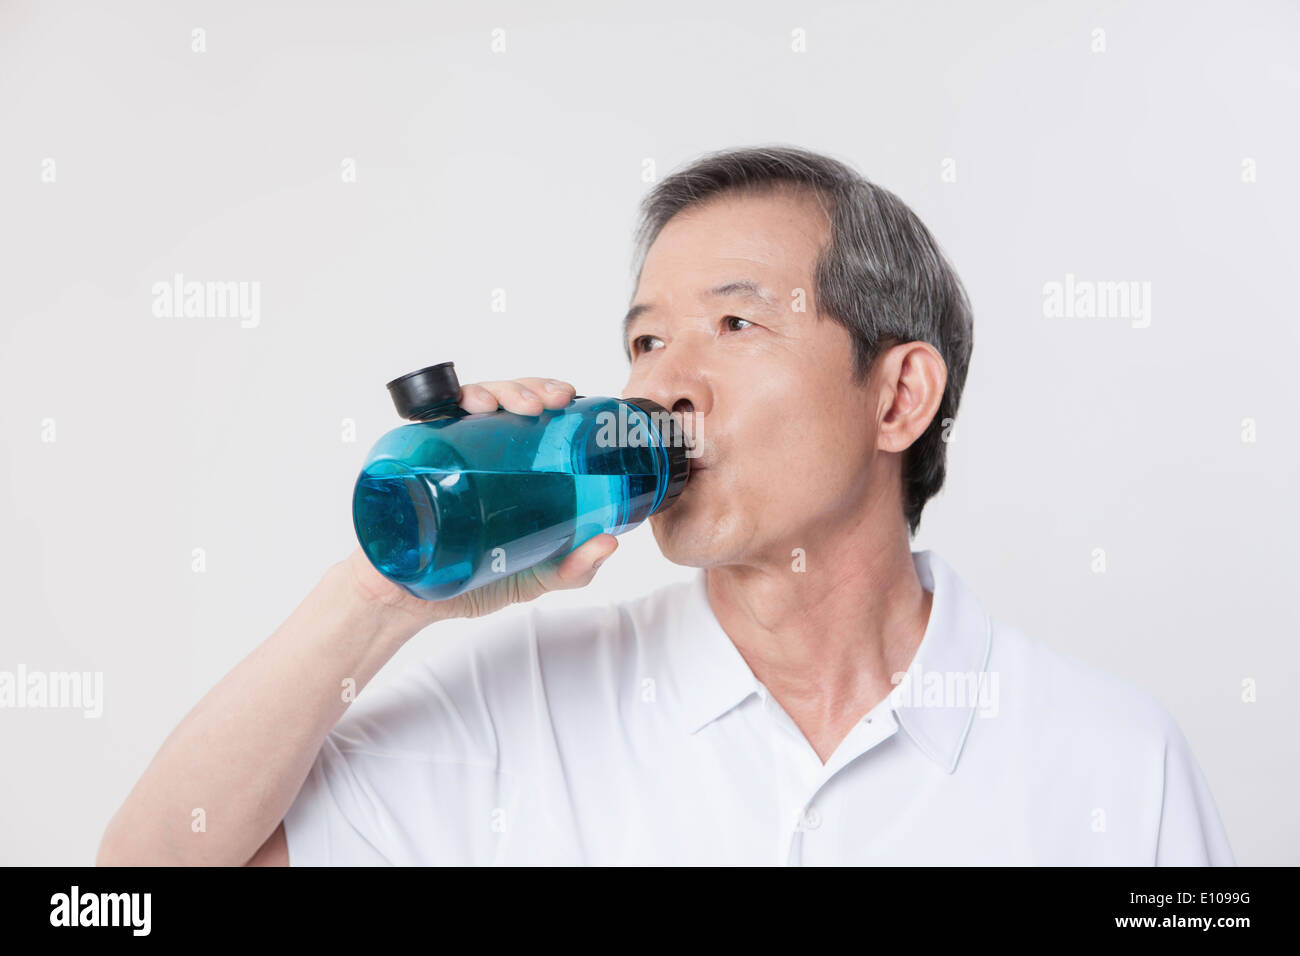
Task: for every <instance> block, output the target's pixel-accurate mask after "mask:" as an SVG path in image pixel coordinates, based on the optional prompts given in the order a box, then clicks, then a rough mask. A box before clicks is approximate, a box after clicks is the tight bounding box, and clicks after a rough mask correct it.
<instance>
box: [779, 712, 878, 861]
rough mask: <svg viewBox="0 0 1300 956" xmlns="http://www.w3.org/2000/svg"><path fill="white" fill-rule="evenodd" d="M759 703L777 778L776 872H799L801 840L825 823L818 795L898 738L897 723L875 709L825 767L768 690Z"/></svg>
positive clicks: (843, 741)
mask: <svg viewBox="0 0 1300 956" xmlns="http://www.w3.org/2000/svg"><path fill="white" fill-rule="evenodd" d="M760 697H761V698H762V702H763V712H764V713H765V714H766V716H767V717H768V723H769V739H770V741H771V744H772V765H773V768H774V772H775V773H776V775H777V787H776V791H777V800H778V812H779V813H780V820H781V826H780V828H779V830H778V845H777V851H776V862H777V864H778V865H780V866H800V865H802V860H803V846H804V839H805V834H809V833H817V832H819V831H821V830H822V829H823V827H824V826H826V825H827V822H828V821H827V820H826V819H825V816H824V814H823V813H822V810H821V809H820V807H819V806H818V802H817V799H818V795H819V794H821V793H822V791H823V789H824V788H825V787H826V786H827V785H828V784H829V783H830V781H831V780H832V779H833V778H834V777H835V775H836V774H837V773H838V772H839V771H840V770H842V769H843V768H844V767H845V766H847V765H848V764H849V763H850V762H852V761H853V760H856V759H857V758H858V757H860V756H862V754H864V753H866V752H867V751H868V750H871V749H872V748H873V747H875V746H877V745H878V744H880V743H881V742H882V741H884V740H886V739H888V738H889V737H891V736H893V735H894V734H895V733H897V732H898V720H897V718H896V717H895V716H894V713H893V710H892V709H891V708H890V707H888V706H887V705H882V706H880V707H877V708H875V709H874V710H873V711H872V712H871V713H870V714H868V715H867V716H866V717H863V718H862V719H861V720H859V721H858V722H857V723H856V724H854V725H853V729H852V730H850V731H849V733H848V734H847V735H845V738H844V740H842V741H841V742H840V744H839V746H838V747H837V748H836V749H835V752H834V753H833V754H832V755H831V758H830V760H828V761H827V762H826V763H825V764H823V763H822V762H821V759H820V758H819V757H818V756H817V752H816V751H815V750H813V748H812V745H811V744H809V743H808V740H807V738H805V737H804V735H803V732H802V731H800V730H799V727H798V725H797V724H795V722H794V721H793V720H791V719H790V716H789V715H788V714H787V713H786V712H785V710H784V709H783V708H782V707H781V706H780V704H778V703H777V702H776V700H774V699H773V698H772V696H771V695H770V694H769V693H767V691H766V689H764V690H763V691H762V692H761V694H760ZM832 823H833V821H832Z"/></svg>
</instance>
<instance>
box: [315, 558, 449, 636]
mask: <svg viewBox="0 0 1300 956" xmlns="http://www.w3.org/2000/svg"><path fill="white" fill-rule="evenodd" d="M331 573H335V574H337V575H338V576H339V577H340V578H341V583H342V587H343V590H344V592H345V594H346V596H347V597H346V599H347V601H348V603H349V605H350V607H351V609H352V610H353V611H354V612H355V613H358V614H361V615H364V616H365V617H367V618H368V619H371V620H373V621H374V622H375V624H376V630H377V631H378V632H379V634H378V635H377V636H380V637H383V638H385V639H387V640H390V641H393V640H395V641H397V642H398V644H399V645H400V644H403V643H405V642H406V641H407V640H408V639H410V638H411V637H414V636H415V635H416V634H417V633H419V632H420V631H421V630H422V629H424V628H425V627H428V626H429V625H430V624H432V623H434V622H436V621H440V620H443V619H445V618H447V617H451V616H452V615H450V614H448V613H447V607H446V606H445V604H444V603H443V602H440V601H423V600H421V599H420V598H417V597H416V596H415V595H413V594H411V593H409V592H408V591H406V590H404V589H403V588H402V587H400V586H399V585H397V584H394V583H393V582H392V581H390V580H388V579H387V578H386V577H384V576H383V575H382V574H380V573H379V571H377V570H376V569H375V566H374V565H372V564H371V563H370V560H369V559H368V558H367V557H366V555H365V552H363V551H362V550H361V549H360V548H355V549H354V550H353V551H352V553H351V554H350V555H348V557H347V558H345V559H344V560H342V561H340V562H338V564H336V565H335V566H334V567H333V568H332V569H331Z"/></svg>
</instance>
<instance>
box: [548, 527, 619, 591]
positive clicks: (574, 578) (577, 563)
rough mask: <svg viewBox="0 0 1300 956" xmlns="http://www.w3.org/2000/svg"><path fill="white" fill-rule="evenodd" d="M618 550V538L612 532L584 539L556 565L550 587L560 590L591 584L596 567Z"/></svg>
mask: <svg viewBox="0 0 1300 956" xmlns="http://www.w3.org/2000/svg"><path fill="white" fill-rule="evenodd" d="M617 550H618V538H616V537H614V536H613V535H612V534H598V535H596V536H595V537H594V538H592V539H591V540H590V541H584V542H583V543H582V544H581V545H580V546H579V547H577V548H574V549H573V550H572V551H570V552H569V553H568V554H566V555H565V556H564V560H563V561H561V562H560V563H559V564H558V565H557V566H556V568H555V572H554V581H553V582H551V583H550V587H552V588H554V589H557V590H558V589H567V588H580V587H584V586H586V585H588V584H590V583H591V581H592V579H593V578H594V577H595V576H596V569H597V568H599V567H600V566H601V565H602V564H603V563H604V562H605V559H606V558H608V557H609V556H610V555H611V554H613V553H614V552H615V551H617Z"/></svg>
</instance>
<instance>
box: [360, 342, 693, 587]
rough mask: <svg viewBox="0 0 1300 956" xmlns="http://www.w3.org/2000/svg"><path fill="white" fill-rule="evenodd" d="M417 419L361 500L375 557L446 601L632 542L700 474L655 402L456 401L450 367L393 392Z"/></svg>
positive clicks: (404, 381) (384, 568)
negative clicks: (503, 405) (601, 538)
mask: <svg viewBox="0 0 1300 956" xmlns="http://www.w3.org/2000/svg"><path fill="white" fill-rule="evenodd" d="M388 391H389V393H390V394H391V395H392V398H393V403H394V404H395V405H396V406H397V411H398V414H400V415H401V416H402V417H403V418H408V419H412V420H413V421H414V422H415V424H410V425H403V426H401V427H399V428H395V429H393V430H392V431H390V432H389V433H388V434H386V435H384V436H383V437H382V438H380V439H379V441H378V442H377V443H376V444H375V446H374V448H372V449H371V451H370V455H369V457H368V458H367V459H366V463H365V467H364V468H363V469H362V471H361V475H360V477H358V478H357V483H356V488H355V490H354V492H353V496H352V519H353V524H354V526H355V527H356V532H357V539H358V540H359V541H360V543H361V547H362V549H363V550H364V551H365V553H366V556H367V557H368V558H369V559H370V562H371V564H373V565H374V566H375V567H376V568H377V569H378V570H379V572H380V573H381V574H383V575H384V577H386V578H388V579H389V580H390V581H393V582H395V583H396V584H399V585H401V586H402V587H403V588H405V589H406V590H407V591H409V592H410V593H412V594H414V595H415V596H416V597H420V598H424V599H425V600H444V599H446V598H450V597H454V596H455V595H457V594H460V593H461V592H463V591H468V590H470V589H472V588H477V587H481V586H483V585H485V584H489V583H491V582H492V581H495V580H497V579H499V578H504V577H507V576H509V575H511V574H514V573H516V572H518V571H522V570H524V569H526V568H530V567H532V566H533V565H535V564H539V563H541V562H543V561H546V560H547V559H549V558H552V557H555V556H557V555H564V554H567V553H568V552H569V551H572V550H573V549H574V548H576V547H578V546H579V545H581V544H582V543H583V542H584V541H587V540H589V539H590V538H593V537H595V536H596V535H598V534H601V533H608V534H622V533H623V532H625V531H629V530H631V529H632V528H635V527H636V526H637V525H639V524H640V523H641V522H642V521H644V520H645V519H646V518H648V517H649V516H650V515H652V514H654V513H655V512H657V511H662V510H663V509H665V508H667V507H668V506H669V505H671V504H672V503H673V502H674V501H675V500H676V499H677V496H678V495H680V494H681V492H682V489H683V488H685V486H686V482H687V479H688V477H689V474H690V460H689V458H688V455H687V453H688V451H689V449H688V447H687V443H686V441H685V438H684V435H683V432H682V430H681V426H680V423H679V422H678V420H677V419H676V418H674V417H672V416H671V415H670V414H669V413H668V411H667V410H666V409H665V408H664V407H663V406H661V405H659V404H657V403H655V402H652V401H650V400H649V399H645V398H628V399H618V398H600V397H590V398H588V397H584V396H581V395H579V396H576V397H575V398H574V399H573V401H571V402H570V403H569V405H568V406H567V407H566V408H561V409H544V410H543V411H542V413H541V414H540V415H517V414H514V413H513V412H507V411H505V410H504V409H498V410H497V411H495V412H488V413H483V414H471V413H469V412H466V411H465V410H464V409H462V408H460V407H459V406H458V405H457V402H458V400H459V398H460V383H459V381H457V379H456V372H455V369H454V367H453V363H451V362H443V363H442V364H441V365H431V366H429V367H428V368H422V369H420V370H418V371H415V372H411V373H410V374H408V375H403V376H402V377H401V378H397V379H394V380H393V381H391V382H389V383H388Z"/></svg>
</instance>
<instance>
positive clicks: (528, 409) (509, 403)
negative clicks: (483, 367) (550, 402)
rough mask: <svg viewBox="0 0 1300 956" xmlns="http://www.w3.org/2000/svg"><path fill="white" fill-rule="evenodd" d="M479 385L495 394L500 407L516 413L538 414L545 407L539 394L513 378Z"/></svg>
mask: <svg viewBox="0 0 1300 956" xmlns="http://www.w3.org/2000/svg"><path fill="white" fill-rule="evenodd" d="M479 385H480V387H482V388H485V389H487V390H488V391H489V392H491V393H492V394H493V395H495V396H496V399H497V401H498V402H499V403H500V404H501V407H502V408H504V409H505V410H506V411H508V412H514V413H515V414H516V415H538V414H541V411H542V409H543V408H545V407H546V406H545V405H543V404H542V398H541V396H540V395H538V394H537V393H536V392H534V391H533V390H532V389H530V388H528V387H527V386H526V385H521V384H520V383H519V382H516V381H513V380H509V381H501V382H479Z"/></svg>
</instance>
